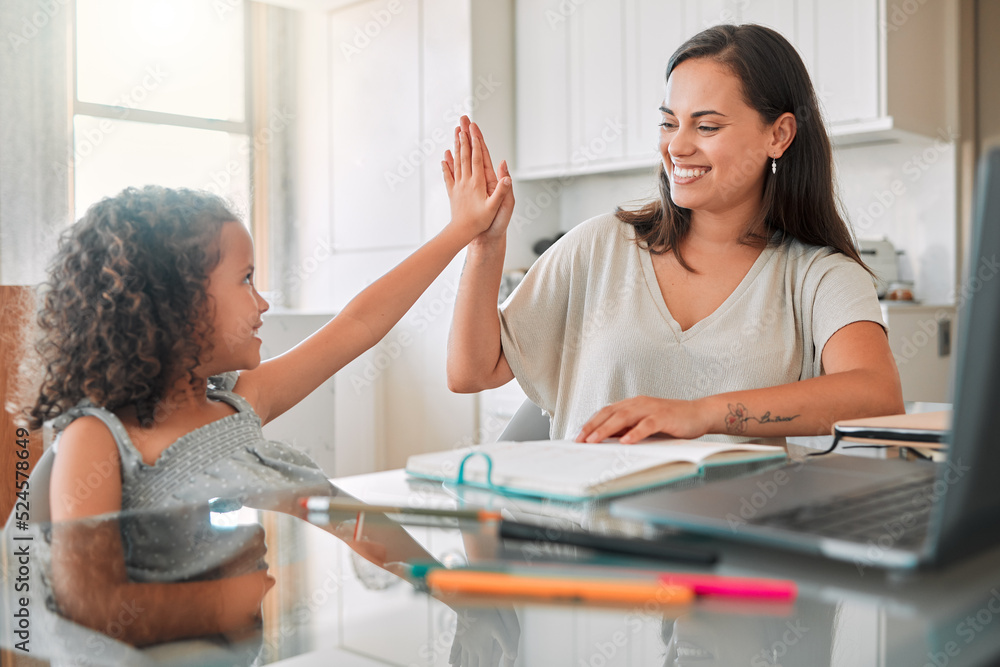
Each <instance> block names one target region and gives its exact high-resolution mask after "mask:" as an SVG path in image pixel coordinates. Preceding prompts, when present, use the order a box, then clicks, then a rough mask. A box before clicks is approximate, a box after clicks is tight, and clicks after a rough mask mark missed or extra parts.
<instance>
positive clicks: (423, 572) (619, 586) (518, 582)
mask: <svg viewBox="0 0 1000 667" xmlns="http://www.w3.org/2000/svg"><path fill="white" fill-rule="evenodd" d="M410 573H411V576H413V577H414V578H415V579H417V580H418V581H419V580H423V581H424V583H425V585H426V586H427V589H428V590H430V591H431V592H433V593H438V594H444V595H448V594H454V595H489V596H504V597H530V598H538V599H545V600H585V601H588V602H624V603H641V602H647V601H650V600H654V601H656V602H660V603H662V604H687V603H689V602H691V600H693V599H694V591H693V590H692V589H691V588H690V587H688V586H682V585H677V584H666V583H663V582H660V581H650V580H634V579H632V580H630V579H621V578H611V579H597V578H581V577H559V576H536V575H524V574H511V573H508V572H484V571H476V570H463V569H456V570H449V569H446V568H433V567H427V566H413V568H412V569H411V572H410Z"/></svg>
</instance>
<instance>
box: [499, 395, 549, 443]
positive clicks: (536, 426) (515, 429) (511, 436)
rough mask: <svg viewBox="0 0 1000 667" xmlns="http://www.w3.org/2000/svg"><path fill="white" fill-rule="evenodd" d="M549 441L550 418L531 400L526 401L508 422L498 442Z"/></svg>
mask: <svg viewBox="0 0 1000 667" xmlns="http://www.w3.org/2000/svg"><path fill="white" fill-rule="evenodd" d="M548 439H549V416H548V415H547V414H545V413H544V412H542V409H541V408H540V407H538V406H537V405H535V404H534V403H533V402H532V401H531V399H530V398H526V399H524V403H521V407H519V408H518V409H517V412H515V413H514V416H513V417H511V418H510V421H509V422H507V427H506V428H504V430H503V433H501V434H500V437H499V438H497V440H499V441H501V442H503V441H507V440H514V441H517V442H524V441H526V440H548Z"/></svg>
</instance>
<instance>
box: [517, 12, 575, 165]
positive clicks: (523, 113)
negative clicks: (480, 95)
mask: <svg viewBox="0 0 1000 667" xmlns="http://www.w3.org/2000/svg"><path fill="white" fill-rule="evenodd" d="M561 5H562V6H561ZM567 6H569V7H575V5H572V4H571V3H560V2H555V1H552V0H547V1H544V2H540V1H539V0H517V4H516V5H515V10H514V11H515V31H516V32H515V35H516V37H515V39H516V67H517V98H516V109H517V113H516V117H517V161H516V163H515V164H514V167H516V168H517V169H518V170H522V171H523V170H531V169H539V168H551V167H559V166H563V165H565V164H566V162H567V160H568V158H569V150H568V149H569V142H568V139H569V113H570V108H569V66H568V61H567V56H568V54H569V51H568V41H567V40H568V38H569V21H570V19H571V17H572V14H571V13H569V11H568V10H567V9H566V7H567Z"/></svg>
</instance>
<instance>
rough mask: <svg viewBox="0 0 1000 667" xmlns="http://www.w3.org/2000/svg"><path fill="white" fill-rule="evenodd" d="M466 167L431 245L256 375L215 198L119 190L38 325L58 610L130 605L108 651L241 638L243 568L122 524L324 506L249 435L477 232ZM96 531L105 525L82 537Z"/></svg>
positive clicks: (248, 313) (246, 289)
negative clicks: (157, 515)
mask: <svg viewBox="0 0 1000 667" xmlns="http://www.w3.org/2000/svg"><path fill="white" fill-rule="evenodd" d="M481 150H482V146H481V143H480V139H479V138H478V137H477V138H473V137H470V135H469V134H468V133H465V132H463V133H461V134H460V136H459V137H458V141H457V142H456V156H455V163H456V168H455V169H454V170H453V171H452V170H450V169H449V170H446V173H445V184H446V186H447V189H448V193H449V197H450V199H451V215H452V217H451V222H450V223H449V224H448V225H447V226H446V227H445V228H444V229H443V230H442V231H441V232H440V233H439V234H438V235H437V236H435V237H434V238H433V239H431V240H430V241H428V242H427V243H426V244H425V245H424V246H422V247H421V248H419V249H418V250H417V251H416V252H414V253H413V254H412V255H411V256H410V257H408V258H407V259H405V260H404V261H403V262H402V263H401V264H400V265H399V266H398V267H396V268H395V269H393V270H392V271H390V272H389V273H388V274H386V275H385V276H384V277H382V278H381V279H379V280H378V281H377V282H375V283H374V284H372V285H371V286H370V287H368V288H367V289H365V290H364V291H363V292H362V293H361V294H359V295H358V296H357V297H355V299H354V300H352V301H351V302H350V303H349V304H348V305H347V306H346V307H345V308H344V309H343V311H342V312H341V313H340V314H339V315H338V316H337V317H335V318H334V319H333V320H331V321H330V322H329V323H328V324H327V325H326V326H324V327H323V328H322V329H320V330H319V331H318V332H316V333H315V334H313V335H312V336H310V337H309V338H308V339H307V340H305V341H304V342H302V343H301V344H300V345H298V346H297V347H295V348H294V349H293V350H291V351H289V352H287V353H286V354H283V355H281V356H279V357H276V358H274V359H271V360H268V361H266V362H263V363H261V359H260V345H261V341H260V339H259V338H258V337H257V330H258V328H259V327H260V326H261V323H262V320H261V316H262V314H263V313H264V312H265V311H267V309H268V304H267V302H266V301H265V300H264V299H263V297H261V295H260V294H259V293H258V292H257V289H256V288H255V286H254V282H253V278H254V253H253V244H252V241H251V238H250V235H249V234H248V233H247V231H246V229H245V228H244V227H243V225H242V224H241V223H240V222H239V221H238V219H237V216H236V215H234V214H233V213H232V212H231V211H229V210H228V209H227V208H226V206H225V205H224V203H223V202H222V201H221V200H219V199H218V198H217V197H214V196H212V195H209V194H207V193H202V192H194V191H189V190H170V189H166V188H161V187H155V186H147V187H145V188H143V189H127V190H125V191H124V192H122V193H121V194H119V195H118V196H116V197H113V198H109V199H105V200H103V201H101V202H99V203H97V204H95V205H94V206H92V207H91V208H90V209H89V210H88V211H87V213H86V215H84V217H83V218H82V219H81V220H80V221H79V222H77V223H76V224H75V225H74V226H73V227H72V228H71V229H70V230H69V231H68V232H67V233H66V234H65V236H64V238H63V239H62V241H61V244H60V249H59V253H58V255H57V257H56V260H55V262H54V264H53V269H52V273H51V278H50V282H49V283H48V284H47V286H46V292H45V294H44V301H43V306H42V312H41V314H40V316H39V322H40V325H41V327H42V334H43V338H42V343H41V345H40V353H41V355H42V358H43V361H44V362H45V377H44V381H43V385H42V389H41V391H40V395H39V397H38V400H37V402H36V403H35V405H34V407H33V408H31V410H30V416H31V418H32V420H33V422H34V423H33V424H32V426H33V427H35V428H37V427H39V426H40V425H41V423H42V422H43V421H48V420H52V419H55V422H54V427H55V429H56V431H57V432H58V434H59V435H58V438H57V440H56V443H55V445H54V447H56V456H55V461H54V464H53V469H52V476H51V487H50V488H51V491H50V504H51V514H52V522H53V543H52V563H53V568H52V569H53V578H52V584H53V589H54V594H55V600H56V603H57V604H58V606H59V608H60V611H62V612H63V613H64V614H65V615H66V616H68V617H70V618H71V619H73V620H75V621H77V622H79V623H82V624H85V625H88V626H90V627H94V628H96V629H98V630H102V631H107V629H108V628H109V627H110V626H109V623H112V624H113V623H114V621H115V618H116V617H115V613H117V610H120V608H121V605H122V604H126V603H127V602H128V601H129V600H131V601H136V600H139V601H140V604H139V606H141V607H142V608H143V609H145V610H146V611H145V613H144V614H141V615H140V616H139V617H138V618H136V619H135V620H134V621H133V622H132V623H130V624H129V625H128V628H127V631H126V635H125V637H124V638H125V639H126V641H129V642H130V643H136V644H141V643H146V642H148V641H153V640H155V641H163V640H167V639H172V638H175V637H184V636H192V635H203V634H212V633H218V632H226V631H229V630H232V629H234V628H239V627H244V626H246V625H247V623H248V622H249V621H252V619H253V617H254V616H255V615H256V614H257V613H258V612H259V607H260V601H261V598H262V596H263V594H264V592H266V590H267V589H268V588H269V587H270V585H272V584H273V580H272V579H270V577H268V575H267V573H266V569H263V568H262V567H261V560H260V556H261V553H260V551H259V549H256V550H254V549H250V550H249V552H247V553H243V554H239V553H236V552H234V547H233V545H232V544H230V543H226V542H220V543H216V544H211V545H206V547H205V548H204V549H203V550H200V551H201V552H200V553H196V554H193V555H192V554H191V553H190V551H191V548H190V547H191V544H190V542H187V543H185V540H183V539H178V538H177V537H176V536H174V535H171V534H169V532H168V531H165V530H152V529H151V528H150V524H149V523H148V522H144V521H141V520H126V517H129V516H137V517H141V516H142V515H143V513H144V512H146V511H149V510H157V511H160V510H163V511H165V513H166V514H167V515H170V514H171V513H174V514H175V515H176V514H177V512H182V513H183V508H185V507H191V506H195V505H198V504H202V505H203V504H204V503H207V502H208V501H209V500H210V499H212V498H217V497H224V498H236V499H240V500H243V501H246V500H248V499H254V498H256V499H257V501H258V503H259V502H264V503H267V502H272V501H273V499H275V498H283V499H284V500H285V501H286V502H287V500H288V499H289V498H291V499H292V500H294V498H296V497H298V496H301V495H307V494H328V493H330V492H331V487H330V484H329V482H328V481H327V478H326V476H325V475H324V473H323V472H322V471H321V470H320V469H319V468H318V467H317V466H316V464H315V463H314V462H313V461H312V460H311V459H309V457H308V456H306V455H304V454H302V453H301V452H298V451H295V450H293V449H291V448H289V447H286V446H284V445H282V444H280V443H274V442H268V441H266V440H265V439H264V438H263V436H262V434H261V426H262V425H263V424H266V423H267V422H269V421H271V420H272V419H274V418H276V417H277V416H278V415H280V414H282V413H283V412H285V411H286V410H288V409H289V408H291V407H292V406H294V405H295V404H296V403H298V402H299V401H300V400H302V398H304V397H305V396H306V395H308V394H309V393H310V392H312V391H313V390H314V389H316V387H318V386H319V385H320V384H321V383H322V382H324V381H325V380H326V379H328V378H329V377H330V376H331V375H333V374H334V373H335V372H337V370H339V369H340V368H342V367H343V366H344V365H345V364H347V363H348V362H350V361H351V360H353V359H354V358H356V357H357V356H358V355H360V354H361V353H362V352H364V351H365V350H367V349H369V348H370V347H372V346H373V345H375V344H376V343H377V342H378V341H379V340H380V339H381V338H382V337H383V336H384V335H385V334H386V333H387V332H388V331H389V329H390V328H391V327H392V326H393V325H394V324H395V323H396V322H398V321H399V319H400V318H401V317H402V316H403V315H404V314H405V313H406V311H407V310H408V309H409V308H410V307H411V306H412V305H413V303H414V302H415V301H416V299H417V298H418V297H419V296H420V294H421V293H422V292H423V291H424V290H425V289H426V288H427V287H428V285H430V283H431V281H433V280H434V278H435V277H436V276H437V275H438V274H440V272H441V271H442V270H443V269H444V268H445V266H447V264H448V263H449V262H450V261H451V259H452V258H453V257H454V256H455V255H456V254H457V253H458V252H459V250H461V249H462V248H463V247H465V245H466V244H468V243H469V241H471V240H472V239H473V238H474V237H475V236H477V235H478V234H479V233H480V232H482V231H483V230H484V229H486V228H488V227H489V226H490V224H491V223H492V221H493V219H494V217H495V215H496V214H497V211H498V209H499V208H500V206H501V203H502V202H503V201H504V199H505V194H506V192H507V191H508V190H509V189H510V187H511V185H510V179H509V178H504V179H503V180H502V181H500V182H499V183H495V182H493V183H491V184H490V185H491V188H490V190H491V192H492V194H491V195H490V194H487V182H486V179H485V176H484V173H483V159H482V157H481V155H480V153H481ZM236 372H239V374H238V375H237V374H236ZM261 499H263V500H261ZM257 506H260V504H258V505H257ZM119 513H120V514H119ZM112 514H115V515H118V516H121V517H122V519H121V521H120V522H101V521H97V525H96V526H95V525H89V527H88V524H87V521H85V519H87V518H88V517H104V516H107V515H112ZM184 521H185V516H181V517H180V518H179V519H178V521H177V523H176V525H180V526H183V525H184ZM195 521H197V519H195ZM118 524H120V531H119V530H118V528H119V526H118ZM109 526H111V527H112V528H109ZM81 527H82V528H81ZM81 549H85V551H84V552H81ZM181 551H185V552H186V553H175V552H181ZM235 551H239V549H238V548H237V549H236V550H235ZM83 554H86V555H85V556H83ZM126 554H127V556H126ZM81 556H83V557H81ZM192 559H194V560H195V563H194V565H192ZM233 563H240V565H238V566H233ZM60 564H63V565H67V567H62V568H60V567H59V565H60ZM206 579H208V580H206ZM162 582H183V583H170V584H168V585H165V584H164V583H162ZM95 593H96V594H97V595H96V596H95ZM95 597H97V598H100V600H99V602H98V601H95V599H94V598H95ZM192 599H197V600H204V601H205V604H204V605H199V609H198V613H190V612H188V613H185V614H183V615H179V614H176V613H175V614H172V615H171V614H170V609H171V608H172V607H174V606H176V605H175V603H176V602H178V601H181V600H185V601H190V600H192ZM95 605H96V606H97V607H98V609H97V612H96V613H95ZM182 607H183V608H185V609H190V608H191V605H190V604H188V605H182ZM105 612H106V613H105ZM164 618H169V619H170V620H169V623H164V622H163V619H164ZM154 621H155V623H156V627H154V626H153V622H154ZM147 626H148V627H147ZM112 636H116V635H114V634H112Z"/></svg>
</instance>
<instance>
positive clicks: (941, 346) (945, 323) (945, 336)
mask: <svg viewBox="0 0 1000 667" xmlns="http://www.w3.org/2000/svg"><path fill="white" fill-rule="evenodd" d="M937 341H938V356H939V357H949V356H951V320H950V319H948V318H943V319H940V320H938V335H937Z"/></svg>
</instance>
